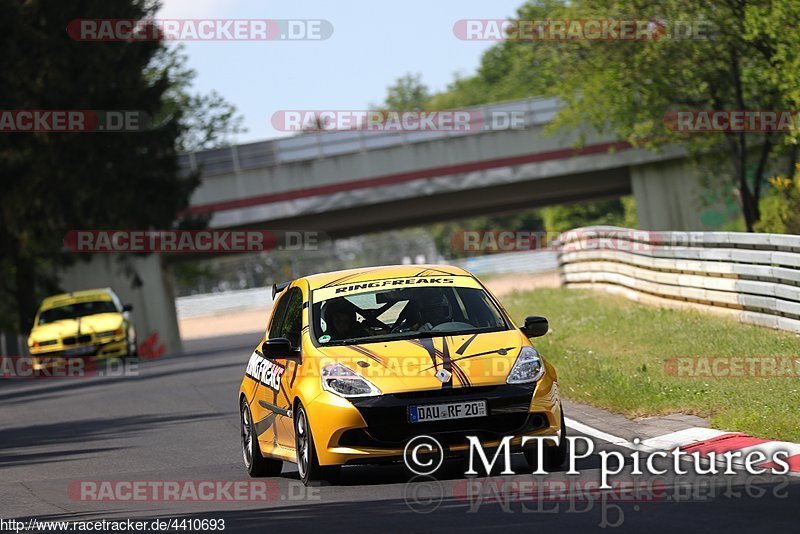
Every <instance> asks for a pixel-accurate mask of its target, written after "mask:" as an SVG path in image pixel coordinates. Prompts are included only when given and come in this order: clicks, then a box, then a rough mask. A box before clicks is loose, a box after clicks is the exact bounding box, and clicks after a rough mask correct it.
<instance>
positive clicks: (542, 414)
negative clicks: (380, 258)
mask: <svg viewBox="0 0 800 534" xmlns="http://www.w3.org/2000/svg"><path fill="white" fill-rule="evenodd" d="M273 296H274V297H275V302H274V305H273V308H272V313H271V316H270V319H269V324H268V328H267V330H266V333H265V335H264V338H263V340H262V342H261V343H260V344H259V346H258V347H257V348H256V349H255V350H254V352H253V353H252V355H251V356H250V360H249V362H248V363H247V367H246V370H245V375H244V378H243V380H242V384H241V388H240V390H239V408H240V414H241V438H242V449H243V456H244V463H245V466H246V468H247V471H248V472H249V473H250V475H251V476H275V475H278V474H280V473H281V470H282V467H283V462H284V461H289V462H294V463H296V464H297V468H298V472H299V474H300V478H301V479H302V480H303V482H304V483H309V481H312V480H328V481H333V480H335V479H336V478H337V475H338V473H339V471H340V467H341V466H343V465H346V464H356V463H380V462H383V461H397V460H399V459H401V458H402V456H403V453H404V448H405V446H406V444H407V443H408V442H409V440H411V439H412V438H414V437H415V436H419V435H428V436H432V437H434V438H435V439H436V440H437V441H438V442H439V443H441V444H442V448H443V449H446V450H444V451H442V454H443V455H444V454H446V455H447V456H448V457H449V456H457V455H459V454H462V455H463V454H464V453H465V452H467V451H468V450H469V443H468V441H467V436H477V438H478V439H479V440H480V443H481V444H482V445H483V446H484V447H486V448H487V449H491V448H492V447H497V446H498V445H499V444H500V442H501V440H502V438H503V437H505V436H513V438H512V440H511V446H513V447H514V448H515V449H516V450H519V449H521V447H520V445H521V441H522V437H523V436H559V437H561V438H562V439H560V440H555V439H554V440H552V441H550V440H548V441H546V443H547V446H546V448H545V450H544V451H543V457H544V460H545V462H546V464H547V467H554V466H558V465H561V464H562V463H563V462H564V460H565V457H566V443H565V441H566V440H564V439H563V438H564V436H565V426H564V415H563V413H562V410H561V401H560V398H559V392H558V382H557V377H556V371H555V369H554V368H553V367H552V366H551V365H550V364H549V363H547V361H546V360H545V359H544V358H542V356H541V355H540V354H539V353H538V352H537V351H536V349H535V348H534V347H533V346H532V345H531V343H530V341H529V338H530V337H535V336H541V335H544V334H545V333H546V332H547V330H548V324H547V320H546V319H544V318H543V317H535V316H534V317H528V318H527V319H526V320H525V325H524V326H523V327H522V328H518V327H517V326H516V325H515V324H514V323H513V322H512V320H511V318H510V317H509V316H508V314H507V313H506V311H505V310H504V309H503V307H502V306H501V305H500V303H499V302H498V301H497V299H496V298H495V297H494V296H493V295H492V294H491V293H490V292H489V291H488V290H487V289H486V288H485V287H484V286H483V284H482V283H481V282H480V281H478V280H477V279H476V278H475V277H474V276H472V275H471V274H470V273H468V272H467V271H464V270H463V269H460V268H457V267H451V266H444V265H404V266H387V267H373V268H364V269H353V270H348V271H339V272H334V273H325V274H317V275H313V276H307V277H304V278H298V279H297V280H294V281H292V282H288V283H285V284H281V285H278V286H274V287H273ZM556 442H557V444H556ZM522 452H524V453H525V457H526V459H527V460H528V463H529V464H531V466H532V467H536V460H537V453H536V451H535V450H533V449H528V448H527V447H526V448H525V450H523V451H522Z"/></svg>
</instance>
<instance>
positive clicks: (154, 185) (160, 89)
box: [0, 0, 233, 331]
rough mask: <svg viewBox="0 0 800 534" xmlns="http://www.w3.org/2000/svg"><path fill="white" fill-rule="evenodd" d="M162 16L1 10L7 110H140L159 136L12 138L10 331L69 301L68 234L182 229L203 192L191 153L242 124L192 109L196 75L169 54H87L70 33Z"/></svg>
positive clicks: (8, 2)
mask: <svg viewBox="0 0 800 534" xmlns="http://www.w3.org/2000/svg"><path fill="white" fill-rule="evenodd" d="M157 9H158V4H157V3H156V2H154V1H151V0H113V1H111V0H75V1H72V2H51V1H48V0H28V1H26V2H18V1H14V0H3V1H2V3H0V32H2V33H1V34H0V40H2V50H3V54H0V73H2V79H3V83H2V84H0V103H1V104H2V106H0V107H2V108H4V109H51V110H55V109H69V110H74V109H78V110H81V109H83V110H136V111H139V112H143V113H145V114H147V115H148V116H150V117H153V118H154V119H156V121H155V122H156V124H157V127H154V128H151V129H148V130H146V131H142V132H126V133H102V132H96V133H55V132H38V133H3V134H2V135H0V192H1V193H0V195H2V196H0V217H1V218H2V221H1V222H0V290H2V294H3V296H4V297H5V298H3V299H2V303H0V326H5V327H6V328H18V329H20V330H22V331H25V330H26V329H27V328H28V327H29V326H30V321H31V320H32V317H33V314H34V312H35V310H36V306H37V305H38V302H39V299H40V298H41V297H42V296H44V295H45V294H47V293H50V292H53V291H56V290H58V289H59V288H58V278H57V273H58V271H59V269H61V268H63V267H64V266H67V265H69V264H71V263H72V262H74V261H75V257H74V254H72V255H70V254H68V253H65V252H64V251H63V249H62V247H63V245H62V243H63V239H64V235H65V233H66V232H67V231H69V230H72V229H111V228H123V229H146V228H165V227H170V226H171V225H173V223H174V221H175V216H176V213H178V212H179V211H180V210H182V209H183V208H185V207H186V206H187V204H188V199H189V195H190V193H191V192H192V190H193V189H194V188H195V187H196V185H197V183H198V177H197V176H195V175H189V176H186V175H182V174H181V173H180V172H179V168H178V159H177V155H178V152H179V150H181V149H182V148H186V147H191V146H205V145H207V144H209V143H213V142H215V141H216V140H218V139H219V137H218V136H217V135H216V132H218V131H222V130H225V129H226V128H227V125H228V124H229V122H228V119H230V118H232V117H233V114H232V113H231V114H229V115H226V114H225V112H223V113H221V114H218V115H216V118H215V119H214V120H213V121H212V122H207V121H206V122H204V120H203V119H201V118H200V117H201V116H204V115H205V113H206V111H207V110H208V109H209V108H212V109H217V110H225V109H227V110H228V111H232V110H231V108H230V107H229V106H226V105H225V104H224V103H223V101H222V100H221V99H219V98H218V97H215V96H212V97H209V98H203V97H197V99H195V98H194V97H189V98H186V95H187V94H188V91H189V90H188V84H189V82H190V81H191V71H190V70H188V69H187V68H186V67H185V61H184V60H182V59H181V58H180V56H176V55H174V54H175V53H174V52H170V51H169V50H166V49H165V48H164V45H163V44H162V43H159V42H148V41H137V42H77V41H73V40H71V39H70V38H69V37H68V35H67V33H66V31H65V28H66V26H67V24H68V23H69V22H70V20H72V19H75V18H76V13H77V14H80V16H81V17H85V18H96V19H103V18H108V19H140V18H148V17H152V16H153V15H154V13H155V11H156V10H157ZM198 102H200V103H201V104H200V105H198ZM193 117H194V118H193ZM226 117H227V119H226Z"/></svg>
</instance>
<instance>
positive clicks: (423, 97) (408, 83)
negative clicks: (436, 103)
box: [384, 74, 431, 111]
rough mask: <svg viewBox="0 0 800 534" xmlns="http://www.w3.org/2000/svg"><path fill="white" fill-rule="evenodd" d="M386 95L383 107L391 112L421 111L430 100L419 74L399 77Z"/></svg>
mask: <svg viewBox="0 0 800 534" xmlns="http://www.w3.org/2000/svg"><path fill="white" fill-rule="evenodd" d="M387 93H388V94H387V95H386V100H385V102H384V106H385V108H386V109H387V110H392V111H405V110H422V109H425V108H426V107H427V105H428V101H429V100H430V98H431V96H430V91H429V90H428V86H427V85H425V84H424V83H422V76H421V75H420V74H406V75H405V76H401V77H400V78H398V79H397V80H396V81H395V83H394V85H392V86H390V87H389V88H388V90H387Z"/></svg>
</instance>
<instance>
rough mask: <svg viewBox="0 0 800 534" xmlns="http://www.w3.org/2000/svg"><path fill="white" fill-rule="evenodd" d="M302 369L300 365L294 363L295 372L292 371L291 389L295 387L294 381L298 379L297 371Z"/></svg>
mask: <svg viewBox="0 0 800 534" xmlns="http://www.w3.org/2000/svg"><path fill="white" fill-rule="evenodd" d="M299 367H300V364H299V363H297V362H294V370H293V371H292V379H291V380H290V381H289V387H290V388H291V387H294V379H295V378H297V369H298V368H299Z"/></svg>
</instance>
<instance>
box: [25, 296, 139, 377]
mask: <svg viewBox="0 0 800 534" xmlns="http://www.w3.org/2000/svg"><path fill="white" fill-rule="evenodd" d="M131 310H132V307H131V306H130V305H123V304H122V303H121V302H120V300H119V297H118V296H117V295H116V293H114V291H113V290H112V289H111V288H103V289H87V290H84V291H74V292H72V293H63V294H61V295H53V296H51V297H47V298H46V299H44V301H42V305H41V306H40V307H39V311H38V312H36V317H35V319H34V325H33V329H32V330H31V333H30V335H29V336H28V350H29V352H30V353H31V356H32V357H33V360H34V369H35V368H36V367H37V366H38V365H45V362H52V361H53V360H54V359H55V358H61V357H63V358H73V357H81V358H92V359H102V358H111V357H122V358H124V357H128V356H135V355H136V330H135V329H134V326H133V323H132V321H131V318H130V311H131ZM39 360H41V362H42V363H41V364H40V363H37V362H38V361H39Z"/></svg>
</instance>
